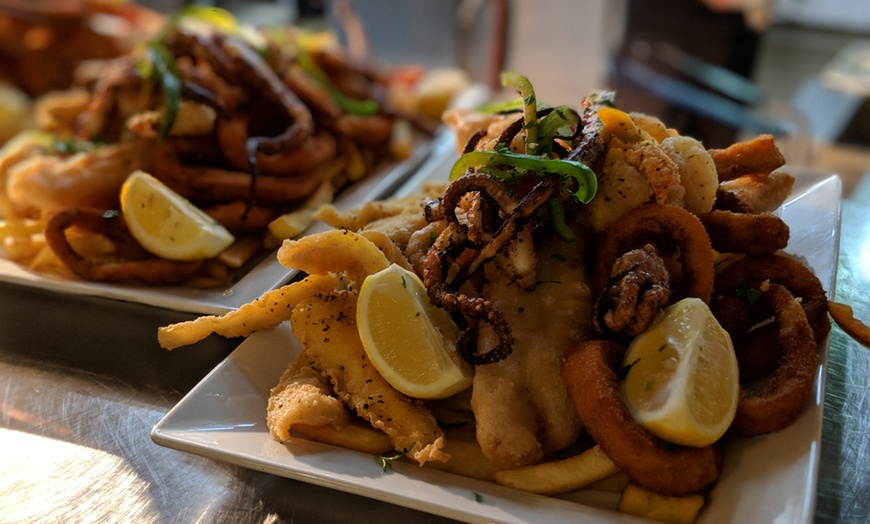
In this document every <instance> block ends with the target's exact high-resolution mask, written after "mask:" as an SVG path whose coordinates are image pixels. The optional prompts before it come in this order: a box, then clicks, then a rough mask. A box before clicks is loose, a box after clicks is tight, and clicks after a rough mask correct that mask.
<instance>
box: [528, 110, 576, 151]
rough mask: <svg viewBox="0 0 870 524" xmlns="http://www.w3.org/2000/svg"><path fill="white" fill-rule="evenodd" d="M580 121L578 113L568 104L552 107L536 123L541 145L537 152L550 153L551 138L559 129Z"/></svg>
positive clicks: (551, 146) (561, 129)
mask: <svg viewBox="0 0 870 524" xmlns="http://www.w3.org/2000/svg"><path fill="white" fill-rule="evenodd" d="M579 123H580V114H579V113H577V111H575V110H574V109H573V108H571V107H569V106H558V107H554V108H553V110H552V111H550V113H549V114H547V115H546V116H544V118H542V119H541V122H540V123H539V124H538V137H539V141H540V143H541V146H542V147H539V149H538V154H547V153H550V152H551V151H552V149H553V139H555V138H556V136H558V135H559V133H560V132H561V131H564V130H566V129H569V128H570V127H571V126H575V125H577V124H579Z"/></svg>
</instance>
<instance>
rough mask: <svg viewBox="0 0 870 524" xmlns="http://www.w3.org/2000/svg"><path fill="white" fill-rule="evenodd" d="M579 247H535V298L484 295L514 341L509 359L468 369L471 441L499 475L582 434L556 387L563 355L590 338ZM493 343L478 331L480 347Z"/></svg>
mask: <svg viewBox="0 0 870 524" xmlns="http://www.w3.org/2000/svg"><path fill="white" fill-rule="evenodd" d="M582 244H583V242H574V243H567V242H563V241H561V240H553V241H551V242H549V243H548V245H545V246H541V247H539V248H538V249H537V253H538V265H537V275H538V284H537V286H536V288H535V289H534V291H531V292H527V291H524V290H522V289H521V288H520V287H519V286H516V285H507V283H506V282H504V281H492V280H491V281H490V282H491V283H490V284H489V285H488V286H487V287H486V288H485V290H484V291H485V295H486V298H489V299H490V300H492V302H493V303H494V304H495V305H496V306H497V307H498V308H499V310H500V311H501V312H502V313H503V314H504V316H505V318H506V319H507V321H508V323H509V324H510V326H511V329H512V330H513V335H514V345H513V353H511V355H510V356H509V357H508V358H506V359H504V360H502V361H500V362H497V363H494V364H487V365H483V366H478V367H477V368H476V369H475V375H474V384H473V389H472V397H471V406H472V409H473V410H474V416H475V419H476V427H477V441H478V442H479V443H480V446H481V449H482V450H483V453H484V455H486V457H487V458H488V459H489V460H490V461H492V462H493V463H495V464H496V466H497V467H499V468H509V467H514V466H520V465H524V464H533V463H537V462H541V461H542V460H544V459H545V458H546V457H547V456H548V455H549V454H551V453H552V452H554V451H557V450H559V449H562V448H564V447H566V446H568V445H570V444H571V443H573V442H574V441H576V440H577V438H578V437H579V435H580V433H581V431H582V429H583V428H582V424H581V423H580V419H579V418H578V417H577V414H576V411H575V409H574V406H573V404H572V403H571V399H570V398H569V397H568V393H567V391H566V389H565V386H564V384H563V383H562V380H561V366H562V359H563V357H564V355H565V351H566V349H567V348H568V347H570V346H571V345H572V344H573V343H575V342H577V341H580V340H586V339H588V338H589V337H590V336H591V333H592V327H591V320H590V319H591V318H592V312H591V311H592V293H591V291H590V289H589V286H588V285H587V284H586V280H587V279H586V275H585V272H584V271H583V263H582V259H581V255H582V247H583V246H582ZM487 269H489V268H487ZM495 273H497V272H496V271H488V276H489V277H490V278H498V275H496V274H495ZM492 336H493V334H492V331H491V330H490V329H488V328H487V327H484V328H481V340H482V341H483V343H484V344H486V343H487V339H489V340H490V343H491V337H492Z"/></svg>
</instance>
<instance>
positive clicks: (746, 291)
mask: <svg viewBox="0 0 870 524" xmlns="http://www.w3.org/2000/svg"><path fill="white" fill-rule="evenodd" d="M734 294H735V295H737V296H738V297H740V298H745V299H746V301H747V302H748V303H749V305H750V306H751V305H753V304H755V303H756V302H757V301H758V299H759V298H761V295H762V293H761V290H760V289H758V288H756V287H753V286H751V285H749V281H748V280H747V279H745V278H741V279H740V280H738V281H737V287H736V288H735V289H734Z"/></svg>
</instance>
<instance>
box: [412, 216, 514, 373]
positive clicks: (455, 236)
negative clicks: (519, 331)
mask: <svg viewBox="0 0 870 524" xmlns="http://www.w3.org/2000/svg"><path fill="white" fill-rule="evenodd" d="M465 238H466V231H465V227H464V226H462V225H461V224H459V223H451V224H449V225H448V226H447V227H446V228H445V229H444V230H443V231H442V232H441V234H440V235H438V238H436V239H435V242H434V243H433V244H432V247H431V248H430V249H429V253H428V254H427V255H426V263H425V266H424V268H423V283H424V284H425V286H426V289H427V290H428V294H429V299H430V300H431V301H432V303H433V304H436V305H438V306H439V307H441V308H442V309H444V310H446V311H448V312H450V313H457V314H461V315H466V316H469V317H472V318H474V319H480V320H483V321H485V322H487V323H489V324H490V325H491V326H492V328H493V330H494V331H495V333H496V335H497V336H498V339H499V345H498V346H496V347H494V348H492V349H491V350H489V351H487V352H486V353H483V354H480V353H477V351H476V349H475V345H474V344H472V343H469V339H470V336H471V334H472V332H473V326H468V322H467V321H466V320H465V319H464V317H460V318H459V319H458V320H459V321H460V322H459V324H460V328H464V329H463V332H462V335H461V337H460V340H459V341H457V344H456V347H457V351H458V352H459V355H460V357H461V358H462V359H463V360H465V361H466V362H468V363H470V364H473V365H481V364H490V363H492V362H498V361H499V360H502V359H504V358H505V357H507V356H508V355H509V354H510V352H511V347H512V344H513V336H512V335H511V331H510V326H508V324H507V322H506V321H505V320H504V317H503V316H502V314H501V313H500V312H499V311H498V309H496V308H495V306H493V305H492V303H491V302H489V301H488V300H484V299H482V298H480V297H470V296H468V295H466V294H463V293H460V292H458V291H455V290H454V289H452V287H451V285H450V284H448V283H447V280H446V278H447V271H448V270H449V263H448V257H452V256H454V254H455V253H456V252H457V251H460V250H461V249H462V248H463V245H464V241H465ZM454 285H455V284H454Z"/></svg>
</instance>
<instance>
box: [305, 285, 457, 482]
mask: <svg viewBox="0 0 870 524" xmlns="http://www.w3.org/2000/svg"><path fill="white" fill-rule="evenodd" d="M290 323H291V325H292V327H293V333H294V334H295V335H296V338H298V339H299V342H300V343H301V344H302V348H303V352H302V354H301V355H300V357H299V359H300V360H299V362H300V365H304V366H308V367H310V368H311V369H314V370H316V371H317V372H318V373H320V374H321V375H322V376H323V377H324V379H325V380H326V381H328V382H329V383H330V384H331V385H332V389H333V391H334V392H335V395H336V397H338V398H339V399H340V400H341V402H342V403H343V404H344V405H345V406H347V407H348V408H350V409H351V410H352V411H354V412H356V414H357V415H359V416H360V417H362V418H363V419H365V420H367V421H368V422H369V423H371V425H372V426H373V427H375V428H376V429H379V430H381V431H383V432H384V433H386V434H387V435H388V436H389V437H390V440H391V441H392V442H393V445H394V446H395V449H396V450H397V451H401V452H405V451H407V454H408V456H409V457H411V458H413V459H414V460H415V461H416V462H417V463H418V464H420V465H422V464H425V463H426V462H428V461H430V460H434V461H442V462H444V461H447V460H449V459H450V456H449V455H448V454H447V453H446V452H445V451H444V449H443V448H444V445H445V438H444V433H443V432H442V431H441V428H439V427H438V424H437V423H436V421H435V417H434V416H432V414H431V413H430V412H429V410H428V409H427V408H426V407H425V406H424V405H423V403H422V402H420V401H418V400H414V399H411V398H410V397H408V396H406V395H403V394H402V393H400V392H399V391H397V390H396V389H394V388H393V387H392V386H391V385H390V384H389V383H388V382H387V381H386V380H384V378H383V377H382V376H381V375H380V374H379V373H378V371H377V370H376V369H375V368H374V366H372V364H371V362H370V361H369V360H368V358H367V357H366V354H365V349H364V348H363V345H362V341H361V340H360V338H359V332H358V331H357V326H356V294H355V293H352V292H347V291H336V292H332V293H325V294H320V295H315V296H312V297H311V299H310V300H309V301H307V302H305V303H302V304H299V305H298V306H297V307H296V308H295V309H294V310H293V314H292V315H291V318H290Z"/></svg>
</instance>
